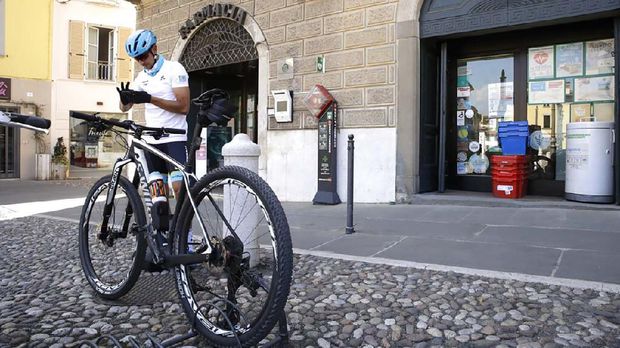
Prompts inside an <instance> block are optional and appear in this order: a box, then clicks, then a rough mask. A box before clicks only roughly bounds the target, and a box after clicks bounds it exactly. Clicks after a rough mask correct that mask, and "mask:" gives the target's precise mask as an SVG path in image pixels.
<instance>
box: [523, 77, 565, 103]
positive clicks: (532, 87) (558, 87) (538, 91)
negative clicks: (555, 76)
mask: <svg viewBox="0 0 620 348" xmlns="http://www.w3.org/2000/svg"><path fill="white" fill-rule="evenodd" d="M527 102H528V103H529V104H555V103H564V80H548V81H530V82H529V83H528V101H527Z"/></svg>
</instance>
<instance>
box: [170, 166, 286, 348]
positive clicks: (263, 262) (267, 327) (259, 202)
mask: <svg viewBox="0 0 620 348" xmlns="http://www.w3.org/2000/svg"><path fill="white" fill-rule="evenodd" d="M223 185H229V186H230V187H226V186H224V187H223V188H222V189H221V190H222V191H221V200H220V201H218V204H219V203H222V206H223V207H224V210H223V211H224V214H226V216H227V217H228V222H229V223H230V225H231V226H233V227H234V228H235V231H236V232H240V229H238V228H237V227H238V226H244V224H245V225H248V224H249V226H251V225H252V224H254V222H252V218H251V217H248V216H249V215H245V214H244V213H242V212H240V211H235V210H236V209H237V207H246V206H247V207H248V208H249V211H252V210H253V209H256V212H257V214H256V216H257V218H256V219H257V221H256V225H255V227H254V228H255V229H254V230H253V231H255V233H256V234H257V235H258V236H257V237H253V238H254V239H251V240H250V239H249V237H248V238H245V240H246V242H247V243H248V245H251V243H252V242H253V241H255V240H256V241H257V242H256V243H257V245H258V244H259V242H258V239H259V238H264V241H266V240H267V237H269V241H268V242H270V243H271V245H270V246H271V248H272V250H271V252H269V250H265V248H261V247H260V246H259V250H258V251H257V250H253V251H252V249H250V252H249V253H250V255H251V253H252V252H256V254H255V256H250V257H249V258H247V255H246V254H245V253H244V255H245V257H246V260H247V261H248V262H250V260H251V259H253V260H254V261H255V263H256V265H255V266H254V267H253V268H247V269H245V270H244V271H242V272H243V273H242V272H239V273H236V272H235V271H233V270H232V268H231V267H229V266H225V267H223V268H221V270H222V271H221V272H220V273H219V274H220V275H221V276H224V275H226V277H227V281H226V288H224V290H226V291H227V294H229V293H228V290H230V288H229V286H230V284H231V282H233V281H234V280H235V279H236V280H239V279H241V278H243V277H246V278H244V279H248V277H249V278H250V279H252V280H254V281H255V283H253V284H251V285H253V286H256V285H257V284H263V287H260V286H259V287H258V288H257V289H258V290H257V289H256V288H255V290H257V294H256V295H254V296H251V291H250V287H252V286H246V285H245V284H243V285H240V286H239V288H238V289H237V290H234V297H235V299H237V298H238V299H240V300H241V301H237V302H236V304H237V305H238V308H236V309H233V311H234V312H235V314H234V316H236V317H238V318H239V319H241V317H243V319H245V320H244V321H241V320H239V321H238V322H237V323H234V325H233V326H234V327H231V323H230V322H228V323H227V324H226V323H224V327H222V322H220V323H217V322H216V317H217V316H218V315H219V314H217V312H218V308H219V309H220V310H221V309H222V308H221V307H218V308H215V307H217V306H213V307H208V306H209V304H213V303H216V302H220V301H221V300H222V297H223V296H222V295H221V294H218V293H217V292H218V291H221V290H222V289H221V288H219V289H218V288H216V286H217V285H222V284H223V279H221V278H219V279H218V270H220V268H218V267H217V265H214V264H213V263H211V261H208V262H205V263H202V264H200V265H193V266H187V265H179V266H176V267H175V279H176V282H177V291H178V293H179V297H180V300H181V302H182V304H183V309H184V311H185V314H186V316H187V318H188V319H189V321H190V323H192V325H193V326H194V328H195V329H196V330H197V331H198V332H199V333H200V334H202V335H203V336H204V337H205V338H206V339H207V340H208V341H209V342H210V343H211V344H212V345H213V346H216V347H239V346H243V347H246V346H254V345H256V344H258V343H259V342H260V341H261V340H263V339H264V338H265V337H266V336H267V335H268V334H269V333H270V332H271V330H272V329H273V327H274V326H275V324H276V323H277V322H278V320H279V319H280V316H281V315H282V313H284V306H285V305H286V301H287V299H288V294H289V291H290V285H291V281H292V272H293V250H292V242H291V236H290V231H289V226H288V221H287V219H286V215H285V213H284V210H283V209H282V205H281V204H280V201H279V200H278V198H277V196H276V195H275V193H274V192H273V191H272V190H271V188H270V187H269V185H268V184H267V183H266V182H265V181H264V180H263V179H261V178H260V177H259V176H258V175H257V174H255V173H253V172H251V171H249V170H248V169H245V168H242V167H236V166H224V167H221V168H218V169H216V170H214V171H212V172H210V173H208V174H206V175H205V176H203V177H202V178H201V179H200V180H199V181H198V182H197V183H196V184H195V185H194V187H193V188H192V197H195V204H196V206H197V208H198V210H199V212H200V213H201V217H202V218H203V220H206V222H205V225H206V227H207V230H208V233H209V237H210V239H213V237H214V236H216V237H218V238H219V241H220V242H221V245H224V244H225V243H226V239H225V238H223V236H224V233H222V235H220V236H217V229H218V228H219V227H221V228H222V230H223V231H224V230H225V227H224V226H225V224H224V223H223V221H217V216H219V215H217V216H216V218H215V219H213V217H212V216H211V215H209V218H207V217H206V216H205V215H206V213H209V210H208V209H209V207H208V205H209V204H212V203H213V202H214V201H217V200H215V199H214V201H211V200H209V199H207V198H208V196H207V194H211V195H212V197H213V196H215V195H217V194H218V192H219V189H218V188H219V187H220V186H223ZM233 185H235V186H233ZM242 189H243V190H246V191H247V194H246V196H245V198H247V201H249V202H250V203H248V204H247V205H246V201H243V205H242V204H241V200H242V198H243V197H244V196H243V192H242V191H241V190H242ZM227 190H228V191H227ZM233 192H235V193H233ZM240 192H241V193H240ZM233 195H234V202H235V204H236V205H235V206H234V207H233V206H232V205H231V204H230V203H228V208H229V209H226V204H227V203H225V202H227V201H228V202H231V201H233V200H232V198H233V197H232V196H233ZM227 196H230V197H227ZM228 198H230V199H231V200H230V201H229V200H228ZM252 199H255V201H256V202H255V204H254V206H252V207H250V206H251V204H252V203H251V201H252ZM203 207H204V208H205V209H204V210H202V209H203ZM213 208H214V207H213ZM214 210H215V209H213V211H214ZM233 211H235V212H233ZM261 213H262V215H261ZM236 214H238V216H237V217H236ZM194 215H195V214H194V210H193V208H192V205H191V203H190V201H189V199H188V198H186V200H185V202H184V204H183V206H182V208H181V211H180V214H179V218H178V221H177V226H176V229H175V231H176V232H175V237H174V238H175V239H174V246H175V248H174V252H175V253H177V254H179V253H184V252H186V251H187V248H188V246H189V245H190V244H191V243H189V242H188V231H189V230H190V228H192V229H193V230H194V231H195V229H194V227H195V226H196V221H197V220H195V219H194ZM258 218H260V220H258ZM263 219H264V220H263ZM214 220H215V222H213V221H214ZM239 220H241V221H239ZM237 222H238V224H237ZM247 227H248V226H246V228H247ZM264 230H268V236H265V235H260V234H259V233H260V232H262V231H264ZM240 233H241V232H240ZM239 238H241V236H240V237H239ZM222 240H224V241H223V242H222ZM197 244H201V245H203V246H204V240H203V241H202V242H199V243H197ZM197 247H198V246H196V245H194V248H197ZM198 248H199V247H198ZM198 250H199V251H200V249H198ZM226 250H227V251H228V252H230V254H228V255H234V252H232V251H230V250H231V249H226ZM213 255H214V254H212V256H213ZM257 255H264V256H265V257H264V258H261V257H260V256H257ZM233 258H234V256H233V257H231V259H233ZM270 263H271V265H270ZM226 267H228V268H226ZM270 267H272V268H270ZM259 271H265V273H259ZM201 272H202V273H201ZM232 274H239V275H241V274H242V275H241V276H236V277H235V276H233V275H232ZM201 276H202V277H204V279H199V277H201ZM269 277H270V279H269ZM199 281H200V284H198V282H199ZM239 281H240V280H239ZM250 283H251V282H250ZM214 284H215V286H214ZM267 284H268V286H267ZM198 286H201V287H202V288H203V289H202V291H200V290H196V289H197V287H198ZM204 288H208V289H209V290H204ZM248 293H250V295H248ZM257 298H258V299H259V300H264V303H262V306H254V305H251V304H250V303H249V301H250V300H252V299H257ZM208 301H211V302H208ZM205 306H206V307H205ZM242 306H244V308H241V307H242ZM245 310H248V311H249V313H244V312H243V311H245ZM197 312H199V314H196V313H197ZM250 316H251V320H247V318H250ZM227 318H230V316H227ZM220 319H223V316H222V317H221V318H220ZM220 321H221V320H220ZM226 325H228V326H226ZM235 335H236V336H237V337H235Z"/></svg>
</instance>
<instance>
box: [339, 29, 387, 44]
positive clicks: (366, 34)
mask: <svg viewBox="0 0 620 348" xmlns="http://www.w3.org/2000/svg"><path fill="white" fill-rule="evenodd" d="M387 29H388V28H387V26H380V27H373V28H369V29H363V30H358V31H350V32H346V33H345V38H344V42H345V45H344V46H345V48H351V47H362V46H375V45H381V44H384V43H387V41H388V35H387V32H388V30H387Z"/></svg>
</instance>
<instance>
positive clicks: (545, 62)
mask: <svg viewBox="0 0 620 348" xmlns="http://www.w3.org/2000/svg"><path fill="white" fill-rule="evenodd" d="M553 60H554V57H553V46H545V47H534V48H530V49H529V51H528V62H527V67H528V76H529V78H530V79H546V78H553V77H554V76H553V72H554V71H553V70H554V69H553Z"/></svg>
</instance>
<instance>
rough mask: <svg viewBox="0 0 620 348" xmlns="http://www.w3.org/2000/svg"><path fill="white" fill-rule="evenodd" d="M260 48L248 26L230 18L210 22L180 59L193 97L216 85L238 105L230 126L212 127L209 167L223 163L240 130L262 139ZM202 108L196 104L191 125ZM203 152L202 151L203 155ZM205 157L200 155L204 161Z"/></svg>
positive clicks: (206, 135)
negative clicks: (225, 148)
mask: <svg viewBox="0 0 620 348" xmlns="http://www.w3.org/2000/svg"><path fill="white" fill-rule="evenodd" d="M258 56H259V55H258V51H257V49H256V44H255V43H254V40H253V38H252V37H251V35H250V34H249V33H248V32H247V31H246V30H245V28H244V27H243V26H242V25H241V24H239V23H237V22H235V21H233V20H230V19H227V18H216V19H213V20H209V21H206V22H205V23H203V24H202V25H201V26H200V27H199V28H197V29H196V30H195V32H194V33H193V35H192V36H191V37H190V38H189V39H188V41H187V43H186V44H185V46H184V48H183V51H182V53H181V55H180V58H179V62H180V63H181V64H182V65H183V66H184V67H185V68H186V70H187V72H188V73H189V82H190V83H189V85H190V93H191V97H192V98H195V97H197V96H199V95H200V94H201V93H202V92H204V91H207V90H209V89H212V88H220V89H223V90H226V91H227V92H228V93H229V94H230V95H231V98H232V100H233V101H234V102H235V104H236V105H237V107H238V113H237V115H235V118H234V119H233V120H231V121H230V122H229V124H228V125H227V126H226V127H218V126H209V127H208V128H207V129H206V131H203V139H206V157H207V159H208V160H207V170H210V169H213V168H216V167H218V166H219V165H221V148H222V146H223V145H224V144H225V143H227V142H228V141H230V139H231V138H232V136H234V135H235V134H238V133H246V134H248V135H249V136H250V138H251V139H252V141H254V142H258V141H259V139H258V113H257V110H258V100H259V98H258ZM197 112H198V109H197V107H196V106H195V105H192V106H191V108H190V112H189V114H188V126H189V127H190V129H191V128H193V126H194V120H195V117H194V116H195V115H196V113H197ZM202 155H203V153H200V152H199V154H198V156H202ZM201 159H203V158H197V160H201Z"/></svg>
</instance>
